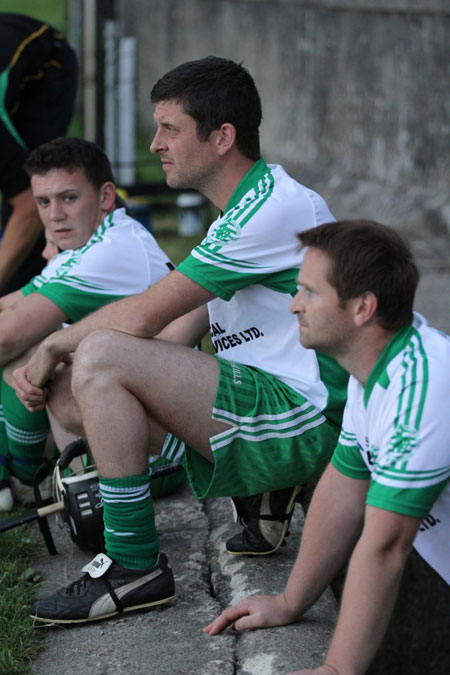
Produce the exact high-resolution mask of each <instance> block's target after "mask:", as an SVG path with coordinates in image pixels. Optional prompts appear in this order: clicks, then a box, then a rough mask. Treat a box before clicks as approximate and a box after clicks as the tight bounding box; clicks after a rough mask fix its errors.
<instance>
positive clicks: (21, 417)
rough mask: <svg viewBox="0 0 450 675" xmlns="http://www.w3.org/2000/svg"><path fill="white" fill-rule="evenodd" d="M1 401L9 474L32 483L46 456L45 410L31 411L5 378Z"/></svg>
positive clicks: (46, 431)
mask: <svg viewBox="0 0 450 675" xmlns="http://www.w3.org/2000/svg"><path fill="white" fill-rule="evenodd" d="M1 401H2V406H3V414H4V417H5V423H6V436H7V443H8V451H9V471H10V473H11V474H12V475H13V476H16V477H17V478H20V480H23V481H27V482H30V481H32V480H33V477H34V474H35V473H36V471H37V469H38V468H39V466H40V465H41V464H42V463H43V462H44V461H45V459H43V454H44V450H45V442H46V440H47V436H48V432H49V429H50V425H49V422H48V417H47V413H46V411H45V410H39V411H38V412H33V413H32V412H30V411H29V410H27V409H26V408H25V406H24V405H23V404H22V403H21V402H20V400H19V399H18V398H17V396H16V393H15V391H14V389H13V388H12V387H10V386H9V384H7V383H6V382H5V380H4V379H3V378H2V381H1Z"/></svg>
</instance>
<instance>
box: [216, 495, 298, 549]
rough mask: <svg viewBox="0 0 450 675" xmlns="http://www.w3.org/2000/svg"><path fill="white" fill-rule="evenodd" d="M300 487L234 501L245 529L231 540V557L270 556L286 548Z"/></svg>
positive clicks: (227, 545)
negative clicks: (283, 547)
mask: <svg viewBox="0 0 450 675" xmlns="http://www.w3.org/2000/svg"><path fill="white" fill-rule="evenodd" d="M300 490H301V486H299V485H296V486H295V487H291V488H285V489H283V490H276V491H274V492H264V493H262V494H259V495H254V496H252V497H232V500H233V504H234V506H235V509H236V515H237V520H238V522H239V523H240V524H241V525H242V526H243V529H242V531H241V532H239V533H238V534H235V535H234V537H231V539H228V541H227V542H226V548H227V551H228V553H231V554H232V555H270V553H274V552H275V551H276V550H277V549H278V548H279V547H280V546H282V545H284V543H285V541H284V539H285V537H286V536H287V535H288V534H289V533H288V527H289V523H290V522H291V518H292V514H293V512H294V505H295V498H296V497H297V495H298V493H299V492H300Z"/></svg>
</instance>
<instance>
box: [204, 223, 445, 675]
mask: <svg viewBox="0 0 450 675" xmlns="http://www.w3.org/2000/svg"><path fill="white" fill-rule="evenodd" d="M299 238H300V240H301V242H302V244H303V245H304V246H308V247H309V249H308V251H307V253H306V255H305V258H304V261H303V265H302V268H301V270H300V273H299V277H298V281H299V291H298V293H297V295H296V296H295V298H294V300H293V302H292V305H291V311H292V312H293V313H295V314H296V315H297V317H298V321H299V324H300V340H301V343H302V344H303V345H304V346H305V347H307V348H313V349H314V348H315V349H320V350H321V351H322V352H324V353H326V354H329V355H331V356H334V357H335V358H336V359H337V360H338V362H339V363H340V364H341V365H342V366H343V367H344V368H345V369H346V370H348V372H349V373H350V376H351V377H350V381H349V387H348V400H347V404H346V408H345V411H344V419H343V424H342V430H341V434H340V437H339V441H338V444H337V447H336V450H335V452H334V454H333V457H332V459H331V463H330V465H329V466H328V468H327V469H326V471H325V472H324V474H323V476H322V478H321V480H320V481H319V484H318V486H317V488H316V490H315V493H314V496H313V499H312V502H311V505H310V508H309V511H308V515H307V518H306V523H305V528H304V531H303V535H302V541H301V546H300V551H299V554H298V557H297V560H296V563H295V566H294V569H293V571H292V573H291V576H290V578H289V581H288V583H287V586H286V588H285V590H284V591H283V592H282V593H280V594H279V595H274V596H260V597H258V596H254V597H249V598H246V599H244V600H242V601H241V602H239V603H238V604H237V605H235V606H234V607H231V608H230V609H227V610H225V611H224V612H223V613H222V614H221V615H220V616H219V617H218V618H217V619H216V620H215V621H213V622H212V623H211V624H210V625H209V626H207V627H206V628H205V632H207V633H209V634H210V635H215V634H216V633H218V632H220V631H221V630H222V629H223V628H225V627H226V626H227V625H229V624H233V626H234V628H235V629H236V630H244V629H246V628H256V627H267V626H279V625H283V624H288V623H292V622H294V621H298V620H299V619H300V618H301V617H302V616H303V615H304V614H305V612H306V611H307V610H308V608H309V607H311V605H313V604H314V602H315V601H316V600H317V599H318V598H319V597H320V595H321V594H322V592H323V591H324V590H325V588H326V586H327V585H328V584H329V583H330V581H332V579H333V578H334V576H335V575H336V574H337V572H339V570H340V569H341V567H342V565H343V564H344V563H345V562H346V561H347V559H348V558H350V563H349V567H348V573H347V578H346V582H345V587H344V592H343V598H342V605H341V610H340V614H339V619H338V623H337V627H336V631H335V634H334V637H333V640H332V643H331V646H330V649H329V651H328V654H327V656H326V659H325V664H323V665H322V666H320V667H319V668H317V669H315V670H300V671H298V674H297V675H308V674H311V673H317V675H336V674H338V675H362V674H363V673H365V672H366V670H367V668H368V666H369V664H370V662H371V660H372V658H373V656H374V654H375V653H376V651H377V649H378V647H379V645H380V642H381V640H382V637H383V634H384V632H385V630H386V626H387V624H388V622H389V618H390V616H391V613H392V610H393V607H394V604H395V599H396V595H397V590H398V588H399V584H400V579H401V577H402V573H403V568H404V566H405V561H406V559H407V557H408V555H409V554H410V552H411V549H412V547H414V549H413V553H412V554H411V555H412V559H413V560H414V564H415V569H416V574H418V575H419V578H422V580H427V583H428V578H431V584H432V586H431V588H434V589H435V591H434V592H435V595H436V598H441V597H442V596H443V598H444V601H443V606H444V607H445V610H444V616H442V613H441V615H440V619H439V618H437V619H436V620H435V622H434V628H435V631H438V632H439V631H441V632H442V631H444V633H445V626H446V625H447V624H446V621H448V602H449V601H450V588H449V583H450V481H449V478H450V424H449V422H448V410H447V405H446V404H447V403H448V401H449V400H450V379H449V376H448V375H449V374H448V371H449V364H450V338H449V336H447V335H444V334H443V333H441V332H439V331H437V330H435V329H433V328H431V327H430V326H429V325H428V324H427V322H426V321H425V320H424V318H423V317H421V316H419V315H413V312H412V308H413V300H414V293H415V289H416V285H417V280H418V272H417V268H416V266H415V264H414V261H413V258H412V255H411V253H410V251H409V250H408V248H407V247H406V245H405V244H404V243H403V242H402V240H401V239H400V237H399V235H398V234H397V233H396V232H395V231H394V230H392V229H390V228H387V227H384V226H382V225H379V224H377V223H372V222H366V221H345V222H341V223H331V224H327V225H322V226H321V227H318V228H316V229H314V230H309V231H307V232H302V233H301V234H300V235H299ZM408 562H409V561H408ZM425 589H426V587H425ZM419 591H421V589H420V588H419ZM425 593H426V590H425V592H423V591H422V598H423V600H424V602H426V598H424V597H423V596H424V595H425ZM446 603H447V604H446ZM418 610H420V605H418V604H417V603H416V604H415V611H414V612H410V614H412V615H414V616H415V619H416V627H415V632H418V633H422V632H424V631H426V630H427V629H428V626H424V625H423V614H422V613H421V611H418ZM413 618H414V617H412V618H411V619H410V620H411V621H413ZM406 623H407V622H406ZM417 624H419V627H417ZM299 630H301V627H300V628H299ZM399 630H400V633H405V630H407V628H406V626H405V625H404V624H403V625H402V626H400V627H399ZM431 630H433V629H432V628H431ZM444 633H442V634H444ZM406 638H409V639H407V640H405V639H403V641H402V642H400V643H399V642H397V651H396V653H395V659H396V666H394V668H395V670H394V669H392V666H391V669H390V668H389V667H384V668H383V669H382V670H381V671H377V672H383V673H388V672H390V673H391V672H392V673H393V672H408V673H409V672H415V671H412V669H411V663H412V664H414V646H415V645H414V644H412V641H411V633H410V634H409V635H408V634H407V635H406ZM425 642H426V640H425ZM399 644H400V645H401V649H398V645H399ZM422 649H423V643H422ZM411 655H412V656H411ZM418 655H419V654H418V653H417V652H416V657H417V656H418ZM442 656H444V655H442ZM447 656H448V650H447ZM438 659H439V655H438ZM406 663H409V664H410V665H409V666H406V665H405V664H406ZM439 663H440V664H441V669H440V670H439V672H440V673H444V672H448V658H447V667H445V666H444V665H443V660H439ZM421 672H423V671H421ZM430 672H431V670H430ZM432 672H438V671H436V670H433V671H432Z"/></svg>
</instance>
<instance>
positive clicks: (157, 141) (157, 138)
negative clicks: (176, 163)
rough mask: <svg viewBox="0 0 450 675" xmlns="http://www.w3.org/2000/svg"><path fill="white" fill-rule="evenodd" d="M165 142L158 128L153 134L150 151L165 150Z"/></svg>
mask: <svg viewBox="0 0 450 675" xmlns="http://www.w3.org/2000/svg"><path fill="white" fill-rule="evenodd" d="M163 148H164V144H163V140H162V135H161V132H160V131H159V130H158V131H157V132H156V133H155V135H154V136H153V140H152V142H151V143H150V152H153V153H157V152H160V151H161V150H163Z"/></svg>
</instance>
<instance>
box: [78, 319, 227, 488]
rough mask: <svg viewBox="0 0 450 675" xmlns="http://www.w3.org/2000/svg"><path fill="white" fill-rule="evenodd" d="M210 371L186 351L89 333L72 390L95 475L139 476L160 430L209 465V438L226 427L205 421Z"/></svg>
mask: <svg viewBox="0 0 450 675" xmlns="http://www.w3.org/2000/svg"><path fill="white" fill-rule="evenodd" d="M218 372H219V367H218V364H217V361H216V359H215V358H214V357H212V356H210V355H209V354H204V353H202V352H197V351H195V350H192V349H190V348H188V347H184V346H181V345H175V344H172V343H169V342H165V341H163V340H158V339H149V340H145V339H141V338H135V337H132V336H129V335H126V334H124V333H120V332H118V331H95V332H93V333H91V334H90V335H89V336H88V337H87V338H86V339H85V340H83V342H82V343H81V344H80V346H79V348H78V350H77V352H76V355H75V360H74V365H73V376H72V391H73V394H74V397H75V399H76V401H77V403H78V406H79V408H80V411H81V416H82V420H83V426H84V429H85V432H86V435H87V438H88V440H89V445H90V448H91V450H92V452H93V454H94V457H95V460H96V463H97V467H98V469H99V472H100V474H101V475H102V476H103V477H105V478H119V477H121V476H127V475H135V474H140V473H143V472H145V471H146V470H147V461H148V448H149V447H150V446H151V447H152V449H155V451H157V450H156V446H159V447H160V446H161V443H162V440H163V438H164V433H163V432H162V429H167V430H168V431H170V432H172V433H173V434H175V435H176V436H178V437H179V438H181V439H182V440H184V441H185V442H187V443H188V444H189V445H191V446H192V447H194V448H195V449H196V450H197V451H198V452H199V453H201V454H202V455H203V456H204V457H206V458H207V459H209V460H210V461H213V457H212V452H211V449H210V443H209V438H210V437H211V436H213V435H215V434H218V433H220V432H222V431H225V430H226V429H227V428H229V427H228V425H225V424H223V423H221V422H217V421H215V420H212V419H211V415H212V408H213V404H214V399H215V395H216V389H217V383H218ZM155 423H156V425H155Z"/></svg>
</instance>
